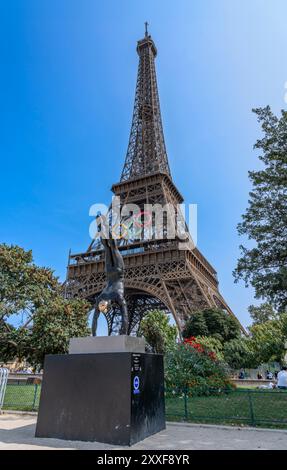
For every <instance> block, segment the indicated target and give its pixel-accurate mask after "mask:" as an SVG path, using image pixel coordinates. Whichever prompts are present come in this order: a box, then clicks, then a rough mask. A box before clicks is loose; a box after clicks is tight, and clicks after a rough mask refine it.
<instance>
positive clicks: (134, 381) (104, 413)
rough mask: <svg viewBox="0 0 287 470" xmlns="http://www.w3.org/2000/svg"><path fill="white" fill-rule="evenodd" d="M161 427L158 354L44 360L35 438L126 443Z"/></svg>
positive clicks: (161, 385) (161, 386)
mask: <svg viewBox="0 0 287 470" xmlns="http://www.w3.org/2000/svg"><path fill="white" fill-rule="evenodd" d="M162 429H165V407H164V377H163V359H162V356H161V355H158V354H144V353H143V354H136V353H104V354H101V353H99V354H69V355H51V356H46V359H45V364H44V378H43V384H42V392H41V399H40V407H39V414H38V421H37V427H36V437H48V438H49V437H50V438H58V439H66V440H80V441H98V442H105V443H107V444H116V445H132V444H135V443H136V442H138V441H141V440H142V439H145V438H146V437H147V436H150V435H151V434H155V433H156V432H159V431H161V430H162Z"/></svg>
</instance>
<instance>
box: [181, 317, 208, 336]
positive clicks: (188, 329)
mask: <svg viewBox="0 0 287 470" xmlns="http://www.w3.org/2000/svg"><path fill="white" fill-rule="evenodd" d="M209 334H210V332H209V330H208V327H207V324H206V320H205V316H204V313H203V311H202V310H201V311H197V312H192V313H191V314H190V316H189V318H188V320H187V322H186V323H185V326H184V330H183V332H182V336H183V337H184V338H190V337H191V336H195V337H197V336H208V335H209Z"/></svg>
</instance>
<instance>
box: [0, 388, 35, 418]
mask: <svg viewBox="0 0 287 470" xmlns="http://www.w3.org/2000/svg"><path fill="white" fill-rule="evenodd" d="M40 392H41V387H40V386H39V385H17V384H15V385H14V384H8V385H7V388H6V394H5V398H4V404H3V410H20V411H21V410H22V411H36V410H37V409H38V407H39V399H40Z"/></svg>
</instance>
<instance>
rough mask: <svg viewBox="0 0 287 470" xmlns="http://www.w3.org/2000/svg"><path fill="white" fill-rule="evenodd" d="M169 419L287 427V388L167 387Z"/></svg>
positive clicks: (167, 414)
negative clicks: (200, 391)
mask: <svg viewBox="0 0 287 470" xmlns="http://www.w3.org/2000/svg"><path fill="white" fill-rule="evenodd" d="M165 401H166V418H167V419H168V420H171V421H186V422H198V423H221V424H239V425H240V424H243V425H249V426H250V425H251V426H266V427H280V428H287V391H285V390H279V389H274V390H254V389H253V390H251V389H250V390H247V389H245V390H243V389H236V390H221V391H218V390H212V389H210V390H208V392H207V394H206V395H204V396H198V395H193V394H192V390H190V389H189V390H184V391H175V390H166V399H165Z"/></svg>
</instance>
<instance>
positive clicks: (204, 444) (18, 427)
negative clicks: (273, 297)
mask: <svg viewBox="0 0 287 470" xmlns="http://www.w3.org/2000/svg"><path fill="white" fill-rule="evenodd" d="M35 422H36V417H35V416H27V415H22V416H19V415H11V414H10V415H8V414H3V415H0V450H1V449H18V450H20V449H98V450H109V449H123V448H125V447H119V446H111V445H107V444H100V443H98V442H79V441H62V440H59V439H39V438H35V437H34V433H35ZM131 449H141V450H144V449H149V450H154V449H158V450H160V449H163V450H174V449H178V450H181V449H185V450H194V449H198V450H199V449H200V450H205V449H223V450H225V449H226V450H227V449H240V450H241V449H271V450H273V449H277V450H281V449H284V450H286V449H287V431H278V430H274V431H273V430H262V429H254V428H238V427H234V428H233V427H228V426H212V425H210V426H208V425H198V424H194V425H190V424H187V425H186V424H180V423H174V424H173V423H172V424H168V425H167V429H166V430H165V431H162V432H160V433H158V434H156V435H154V436H151V437H148V438H147V439H145V440H144V441H142V442H139V443H138V444H136V445H134V446H132V447H131Z"/></svg>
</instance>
